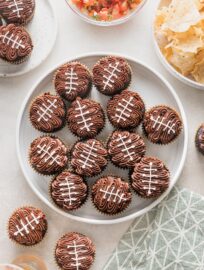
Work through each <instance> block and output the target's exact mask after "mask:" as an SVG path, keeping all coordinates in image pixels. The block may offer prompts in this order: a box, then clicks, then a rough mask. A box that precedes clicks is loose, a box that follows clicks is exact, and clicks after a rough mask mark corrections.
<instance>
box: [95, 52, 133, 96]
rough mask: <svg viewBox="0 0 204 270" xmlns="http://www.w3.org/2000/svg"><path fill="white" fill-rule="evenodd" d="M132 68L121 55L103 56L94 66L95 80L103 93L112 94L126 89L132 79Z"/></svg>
mask: <svg viewBox="0 0 204 270" xmlns="http://www.w3.org/2000/svg"><path fill="white" fill-rule="evenodd" d="M131 77H132V74H131V68H130V66H129V64H128V63H127V61H126V60H125V59H123V58H121V57H115V56H108V57H104V58H102V59H101V60H100V61H99V62H98V63H97V64H96V65H95V66H94V68H93V80H94V84H95V86H96V88H97V89H98V91H100V92H101V93H102V94H104V95H107V96H112V95H115V94H117V93H120V92H121V91H122V90H124V89H126V88H127V87H128V86H129V84H130V81H131Z"/></svg>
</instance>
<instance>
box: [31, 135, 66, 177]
mask: <svg viewBox="0 0 204 270" xmlns="http://www.w3.org/2000/svg"><path fill="white" fill-rule="evenodd" d="M67 154H68V149H67V147H66V146H65V145H64V144H63V143H62V141H61V140H60V139H58V138H55V137H53V136H43V137H39V138H37V139H35V140H34V141H33V142H32V143H31V146H30V151H29V157H30V164H31V166H32V167H33V168H34V169H35V170H36V171H37V172H39V173H41V174H44V175H51V174H55V173H58V172H60V171H61V170H63V169H64V168H65V167H66V165H67V162H68V157H67Z"/></svg>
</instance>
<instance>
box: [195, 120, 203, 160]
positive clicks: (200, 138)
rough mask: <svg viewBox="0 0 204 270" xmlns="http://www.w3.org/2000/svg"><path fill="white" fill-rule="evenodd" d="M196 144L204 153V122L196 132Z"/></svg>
mask: <svg viewBox="0 0 204 270" xmlns="http://www.w3.org/2000/svg"><path fill="white" fill-rule="evenodd" d="M195 144H196V147H197V149H198V151H199V152H200V153H201V154H203V155H204V124H202V125H201V126H200V127H199V129H198V130H197V132H196V137H195Z"/></svg>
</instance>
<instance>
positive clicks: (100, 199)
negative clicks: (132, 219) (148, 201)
mask: <svg viewBox="0 0 204 270" xmlns="http://www.w3.org/2000/svg"><path fill="white" fill-rule="evenodd" d="M131 200H132V195H131V192H130V188H129V185H128V183H126V182H124V181H122V179H121V178H120V177H115V176H104V177H102V178H100V179H99V180H98V181H97V182H96V183H95V184H94V185H93V187H92V201H93V203H94V205H95V207H96V208H97V209H98V210H99V211H100V212H102V213H105V214H108V215H116V214H119V213H121V212H122V211H123V210H125V209H126V208H127V207H128V206H129V204H130V202H131Z"/></svg>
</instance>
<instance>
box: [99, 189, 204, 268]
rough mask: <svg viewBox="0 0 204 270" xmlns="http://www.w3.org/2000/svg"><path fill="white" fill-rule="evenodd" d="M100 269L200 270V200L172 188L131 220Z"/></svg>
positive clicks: (203, 220) (203, 252)
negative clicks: (162, 197)
mask: <svg viewBox="0 0 204 270" xmlns="http://www.w3.org/2000/svg"><path fill="white" fill-rule="evenodd" d="M103 270H204V198H203V197H202V196H200V195H198V194H195V193H193V192H191V191H189V190H187V189H183V188H180V187H178V186H176V187H175V188H174V189H173V190H172V191H171V193H170V194H169V195H168V196H167V197H166V198H165V199H164V200H163V201H162V202H161V203H160V204H159V205H158V206H157V207H155V208H154V209H152V210H151V211H150V212H148V213H146V214H145V215H143V216H141V217H138V218H136V219H135V221H134V222H133V223H132V224H131V226H130V227H129V229H128V231H127V232H126V233H125V234H124V235H123V237H122V239H121V240H120V242H119V244H118V247H117V248H116V249H115V251H114V252H113V254H112V256H111V257H110V258H109V260H108V262H107V263H106V265H105V267H104V268H103Z"/></svg>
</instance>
